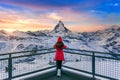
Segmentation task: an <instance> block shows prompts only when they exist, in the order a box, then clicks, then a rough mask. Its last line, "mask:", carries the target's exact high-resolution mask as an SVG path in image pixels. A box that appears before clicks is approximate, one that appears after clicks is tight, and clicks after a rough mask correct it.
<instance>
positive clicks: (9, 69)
mask: <svg viewBox="0 0 120 80" xmlns="http://www.w3.org/2000/svg"><path fill="white" fill-rule="evenodd" d="M8 78H9V80H11V79H12V57H11V54H9V59H8Z"/></svg>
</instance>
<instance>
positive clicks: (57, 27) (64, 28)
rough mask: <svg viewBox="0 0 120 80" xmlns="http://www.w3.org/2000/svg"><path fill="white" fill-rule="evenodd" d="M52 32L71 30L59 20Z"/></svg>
mask: <svg viewBox="0 0 120 80" xmlns="http://www.w3.org/2000/svg"><path fill="white" fill-rule="evenodd" d="M52 32H56V33H58V32H71V31H70V30H69V29H67V28H66V27H65V26H64V24H63V22H62V21H59V23H58V24H57V25H56V26H55V28H54V30H53V31H52Z"/></svg>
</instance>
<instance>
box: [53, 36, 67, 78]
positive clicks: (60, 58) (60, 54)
mask: <svg viewBox="0 0 120 80" xmlns="http://www.w3.org/2000/svg"><path fill="white" fill-rule="evenodd" d="M54 48H56V54H55V59H54V60H56V65H57V76H58V77H59V76H61V66H62V61H63V60H65V59H64V53H63V48H66V46H65V45H64V43H63V41H62V38H61V37H58V41H57V43H56V44H55V45H54Z"/></svg>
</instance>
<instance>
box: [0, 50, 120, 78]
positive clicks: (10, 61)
mask: <svg viewBox="0 0 120 80" xmlns="http://www.w3.org/2000/svg"><path fill="white" fill-rule="evenodd" d="M33 50H36V51H44V50H47V52H41V53H40V52H39V53H34V54H25V55H19V56H12V54H16V53H26V52H31V51H33ZM33 50H29V51H19V52H11V53H6V54H0V56H1V55H8V58H5V59H8V60H9V67H10V68H11V70H12V65H10V63H11V64H12V59H13V58H19V57H26V56H32V55H42V54H46V53H52V52H55V49H54V48H49V49H39V50H37V49H33ZM51 50H53V51H51ZM66 50H68V51H66ZM71 50H72V51H71ZM74 51H78V52H79V51H84V52H90V54H83V53H80V52H79V53H78V52H74ZM65 52H68V53H70V54H78V55H85V56H92V60H93V61H92V66H94V67H93V68H92V74H93V77H94V75H96V74H95V62H94V61H95V57H103V58H110V57H104V56H97V55H95V54H97V53H100V54H109V55H111V53H104V52H103V53H102V52H96V51H87V50H78V49H70V48H66V49H65ZM112 54H113V53H112ZM116 55H117V56H120V54H116ZM2 59H4V58H2ZM2 59H0V60H2ZM110 59H115V60H120V58H110ZM11 70H10V71H9V74H11V75H9V78H12V73H11Z"/></svg>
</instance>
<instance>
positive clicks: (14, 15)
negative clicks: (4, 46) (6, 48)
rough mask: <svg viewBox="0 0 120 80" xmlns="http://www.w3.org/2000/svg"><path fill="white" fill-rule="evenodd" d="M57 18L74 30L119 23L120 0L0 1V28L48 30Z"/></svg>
mask: <svg viewBox="0 0 120 80" xmlns="http://www.w3.org/2000/svg"><path fill="white" fill-rule="evenodd" d="M59 20H62V21H63V23H64V24H65V26H66V27H67V28H68V29H70V30H73V31H77V32H84V31H96V30H101V29H104V28H107V27H108V26H110V25H116V24H117V25H120V0H0V29H1V30H6V31H15V30H19V31H28V30H31V31H36V30H52V29H53V28H54V27H55V25H56V24H57V23H58V21H59Z"/></svg>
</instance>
